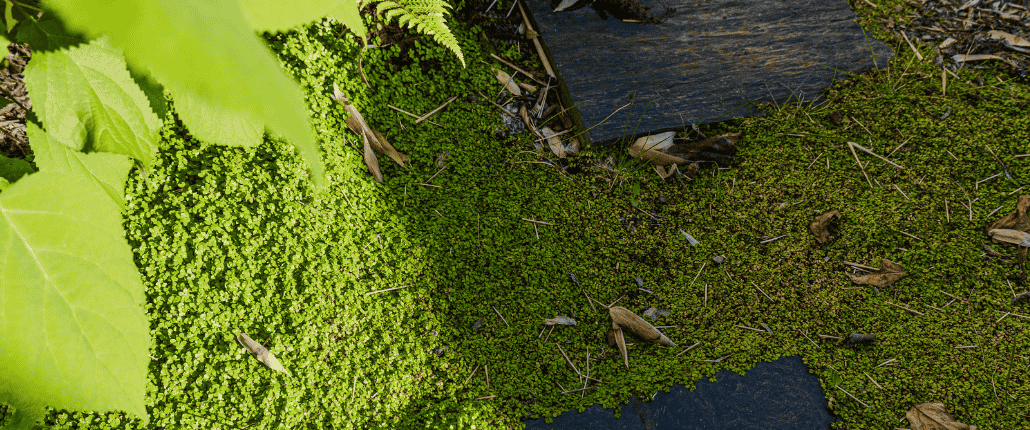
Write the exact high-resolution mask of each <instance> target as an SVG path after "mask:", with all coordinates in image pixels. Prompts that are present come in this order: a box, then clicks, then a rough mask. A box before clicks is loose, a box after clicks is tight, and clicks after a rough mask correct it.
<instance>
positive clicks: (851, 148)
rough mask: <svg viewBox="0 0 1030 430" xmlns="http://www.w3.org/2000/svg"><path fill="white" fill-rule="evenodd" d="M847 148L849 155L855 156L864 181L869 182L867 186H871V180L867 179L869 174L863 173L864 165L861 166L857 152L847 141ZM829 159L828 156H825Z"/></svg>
mask: <svg viewBox="0 0 1030 430" xmlns="http://www.w3.org/2000/svg"><path fill="white" fill-rule="evenodd" d="M848 149H850V150H851V155H854V156H855V161H857V162H858V168H859V169H861V170H862V176H865V181H866V182H867V183H868V184H869V188H873V182H872V181H870V180H869V175H867V174H866V173H865V167H862V161H860V160H859V159H858V154H856V153H855V148H854V147H853V146H851V142H848ZM827 160H829V158H827Z"/></svg>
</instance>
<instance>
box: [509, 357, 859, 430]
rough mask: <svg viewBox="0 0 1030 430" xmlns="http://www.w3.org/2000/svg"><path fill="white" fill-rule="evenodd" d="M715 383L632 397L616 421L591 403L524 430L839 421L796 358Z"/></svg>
mask: <svg viewBox="0 0 1030 430" xmlns="http://www.w3.org/2000/svg"><path fill="white" fill-rule="evenodd" d="M715 378H716V380H717V381H718V382H716V383H712V382H709V381H708V379H707V378H702V379H701V380H699V381H697V382H696V383H695V387H696V389H695V390H694V391H693V392H691V391H690V390H688V389H687V388H686V387H684V386H682V385H674V386H672V387H671V388H670V390H669V392H668V393H666V392H664V391H659V392H658V393H657V394H656V395H655V396H654V399H653V401H651V402H643V401H641V400H640V399H638V398H637V397H633V398H631V399H629V401H628V402H627V403H625V404H621V405H620V406H621V411H620V414H621V415H620V417H619V418H615V412H614V411H613V410H611V409H604V408H602V407H601V405H596V404H595V405H591V406H589V407H587V408H586V411H585V412H583V413H579V412H577V411H567V412H564V413H562V414H561V415H559V416H558V417H557V418H554V421H553V422H552V423H551V424H547V423H546V421H545V419H544V418H538V419H535V420H527V421H524V423H525V425H526V430H544V429H562V430H578V429H584V430H586V429H590V430H660V429H666V430H667V429H706V430H723V429H725V430H752V429H754V430H793V429H804V430H819V429H829V428H830V424H831V423H832V422H834V421H839V420H840V419H839V418H837V417H834V416H832V415H830V414H829V412H827V410H826V397H825V394H824V392H823V390H822V387H820V386H819V380H818V379H817V378H816V377H815V376H813V375H812V374H810V373H808V371H807V370H806V368H805V365H804V363H802V361H801V358H800V357H798V356H796V355H792V356H789V357H781V358H780V359H778V360H775V361H773V362H765V363H758V364H757V365H755V367H754V368H752V369H751V370H748V371H747V372H745V374H744V376H740V375H738V374H736V373H733V372H731V371H728V370H724V371H721V372H718V373H716V374H715ZM569 395H572V394H569ZM577 397H578V393H577Z"/></svg>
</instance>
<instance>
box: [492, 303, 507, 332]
mask: <svg viewBox="0 0 1030 430" xmlns="http://www.w3.org/2000/svg"><path fill="white" fill-rule="evenodd" d="M490 307H491V308H494V305H490ZM494 312H497V316H499V317H501V321H504V325H506V326H508V327H511V324H508V320H506V319H504V315H501V313H500V312H499V311H498V310H497V308H494Z"/></svg>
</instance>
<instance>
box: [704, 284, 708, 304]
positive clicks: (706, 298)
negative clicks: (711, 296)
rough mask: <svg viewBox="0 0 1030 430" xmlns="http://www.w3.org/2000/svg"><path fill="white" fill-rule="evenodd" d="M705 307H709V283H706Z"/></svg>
mask: <svg viewBox="0 0 1030 430" xmlns="http://www.w3.org/2000/svg"><path fill="white" fill-rule="evenodd" d="M705 307H706V308H707V307H708V283H707V282H705Z"/></svg>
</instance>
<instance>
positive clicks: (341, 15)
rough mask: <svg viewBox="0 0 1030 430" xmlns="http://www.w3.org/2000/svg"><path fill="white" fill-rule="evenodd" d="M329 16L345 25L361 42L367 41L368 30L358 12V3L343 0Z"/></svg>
mask: <svg viewBox="0 0 1030 430" xmlns="http://www.w3.org/2000/svg"><path fill="white" fill-rule="evenodd" d="M329 16H331V17H332V18H333V19H335V20H337V21H339V22H341V23H343V25H345V26H347V28H349V29H350V31H353V32H354V34H357V35H358V37H360V38H361V40H365V38H366V37H367V35H368V29H366V28H365V23H364V22H362V21H361V14H360V12H359V11H358V4H357V2H353V1H349V0H341V1H340V2H339V3H338V4H337V6H336V7H334V8H333V10H332V11H331V12H330V13H329Z"/></svg>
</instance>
